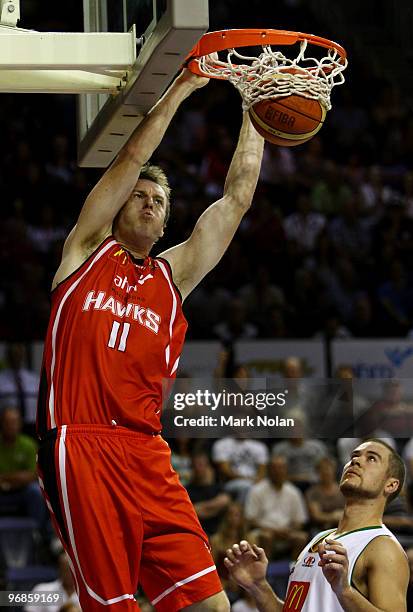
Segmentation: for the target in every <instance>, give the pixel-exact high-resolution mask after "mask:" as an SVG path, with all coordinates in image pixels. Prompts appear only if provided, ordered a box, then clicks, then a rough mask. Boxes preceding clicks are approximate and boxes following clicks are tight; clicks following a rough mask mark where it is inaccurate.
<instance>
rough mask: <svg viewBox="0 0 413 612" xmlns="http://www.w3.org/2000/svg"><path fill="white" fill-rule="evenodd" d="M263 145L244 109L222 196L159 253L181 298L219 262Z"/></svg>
mask: <svg viewBox="0 0 413 612" xmlns="http://www.w3.org/2000/svg"><path fill="white" fill-rule="evenodd" d="M263 149H264V139H263V138H262V136H260V135H259V134H258V132H256V130H255V129H254V127H253V126H252V123H251V121H250V119H249V115H248V113H247V112H245V113H244V116H243V121H242V127H241V131H240V135H239V139H238V144H237V148H236V150H235V153H234V155H233V158H232V161H231V165H230V168H229V170H228V174H227V178H226V181H225V187H224V194H223V197H222V198H221V199H220V200H218V201H217V202H215V203H214V204H212V205H211V206H210V207H209V208H207V210H206V211H205V212H204V213H203V214H202V215H201V216H200V218H199V219H198V221H197V223H196V225H195V228H194V230H193V232H192V234H191V236H190V237H189V238H188V240H186V241H185V242H183V243H181V244H179V245H177V246H175V247H172V248H171V249H168V251H165V252H164V253H162V257H165V259H167V260H168V261H169V263H170V265H171V267H172V271H173V275H174V280H175V283H176V284H177V285H178V287H179V289H180V291H181V294H182V297H183V298H185V297H186V296H187V295H188V294H189V293H190V292H191V291H192V289H194V287H196V285H197V284H198V283H199V282H200V281H201V280H202V278H203V277H204V276H205V275H206V274H207V273H208V272H209V271H210V270H212V268H214V267H215V266H216V264H217V263H218V262H219V260H220V259H221V257H222V256H223V254H224V253H225V251H226V249H227V248H228V245H229V243H230V242H231V240H232V238H233V236H234V234H235V232H236V230H237V228H238V226H239V224H240V222H241V219H242V217H243V216H244V214H245V213H246V212H247V210H248V208H249V207H250V206H251V202H252V198H253V195H254V191H255V187H256V185H257V181H258V176H259V172H260V168H261V161H262V154H263Z"/></svg>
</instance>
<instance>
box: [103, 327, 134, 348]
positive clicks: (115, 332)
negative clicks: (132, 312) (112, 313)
mask: <svg viewBox="0 0 413 612" xmlns="http://www.w3.org/2000/svg"><path fill="white" fill-rule="evenodd" d="M121 327H122V331H121V332H120V340H119V344H118V347H117V350H118V351H122V352H124V351H125V350H126V340H127V338H128V334H129V329H130V323H123V324H122V323H119V321H113V325H112V329H111V331H110V336H109V341H108V347H109V348H112V349H116V342H117V339H118V336H119V329H120V328H121Z"/></svg>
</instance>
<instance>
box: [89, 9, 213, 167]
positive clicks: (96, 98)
mask: <svg viewBox="0 0 413 612" xmlns="http://www.w3.org/2000/svg"><path fill="white" fill-rule="evenodd" d="M83 4H84V25H85V32H128V31H130V30H136V36H137V45H138V49H137V58H136V61H135V63H134V65H132V66H130V67H129V69H128V70H127V71H126V72H124V73H123V74H119V75H118V76H120V77H121V79H122V86H121V87H120V88H119V90H118V91H117V92H116V93H111V94H101V93H88V94H81V95H80V96H79V111H78V162H79V165H81V166H89V167H107V166H108V165H109V164H110V163H111V162H112V160H113V159H114V157H115V156H116V154H117V153H118V152H119V150H120V148H121V147H122V146H123V144H124V143H125V142H127V140H128V139H129V137H130V135H131V134H132V132H133V130H134V129H135V128H136V126H137V125H138V124H139V122H140V120H141V119H142V118H143V116H144V115H145V113H147V112H148V111H149V110H150V108H152V106H153V105H154V104H155V103H156V102H157V100H158V99H159V98H160V97H161V95H162V94H163V92H164V91H165V89H166V88H167V87H168V85H169V84H170V82H171V81H172V79H173V78H174V76H175V75H176V73H177V72H178V70H179V69H180V67H181V66H182V64H183V62H184V60H185V58H186V56H187V55H188V53H189V52H190V50H191V49H192V48H193V46H194V45H195V44H196V42H197V41H198V40H199V39H200V38H201V36H202V34H203V33H204V32H205V31H206V30H207V29H208V0H189V1H188V0H83Z"/></svg>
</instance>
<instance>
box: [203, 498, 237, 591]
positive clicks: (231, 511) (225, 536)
mask: <svg viewBox="0 0 413 612" xmlns="http://www.w3.org/2000/svg"><path fill="white" fill-rule="evenodd" d="M245 537H246V525H245V520H244V513H243V509H242V506H241V504H238V503H237V502H232V503H231V504H230V505H229V506H228V508H227V510H226V512H225V514H224V516H223V517H222V519H221V522H220V524H219V526H218V529H217V531H216V532H215V533H214V535H213V536H212V537H211V538H210V544H211V551H212V556H213V558H214V561H215V565H216V567H217V571H218V574H219V577H220V578H221V580H224V581H225V580H226V579H227V577H228V572H227V570H226V568H225V566H224V559H225V555H226V550H227V548H229V547H230V546H232V545H233V543H234V542H239V541H240V540H239V539H238V538H241V540H242V539H245Z"/></svg>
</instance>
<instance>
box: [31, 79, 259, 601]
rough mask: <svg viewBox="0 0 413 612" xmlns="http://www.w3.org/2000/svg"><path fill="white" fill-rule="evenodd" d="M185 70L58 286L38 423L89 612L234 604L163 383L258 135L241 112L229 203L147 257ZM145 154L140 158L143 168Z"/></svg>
mask: <svg viewBox="0 0 413 612" xmlns="http://www.w3.org/2000/svg"><path fill="white" fill-rule="evenodd" d="M207 81H208V79H205V78H202V77H198V76H195V75H193V74H192V73H190V72H189V71H187V70H184V71H183V72H182V73H181V75H180V76H179V77H177V79H176V80H175V81H174V83H173V84H172V85H171V87H170V88H169V89H168V91H167V92H166V94H165V95H164V96H163V98H162V99H161V100H160V101H159V102H158V103H157V104H156V105H155V107H154V108H153V109H152V110H151V112H150V113H149V114H148V116H147V117H146V118H145V119H144V120H143V121H142V123H141V124H140V125H139V126H138V127H137V129H136V130H135V132H134V134H133V135H132V137H131V138H130V140H129V142H128V143H127V144H126V145H125V147H124V148H123V150H122V151H121V152H120V153H119V155H118V157H117V159H116V160H115V161H114V163H113V164H112V165H111V167H110V168H109V169H108V170H107V171H106V173H105V174H104V175H103V177H102V178H101V179H100V181H99V182H98V184H97V185H96V187H95V188H94V189H93V191H92V192H91V193H90V195H89V196H88V198H87V200H86V202H85V204H84V206H83V209H82V211H81V213H80V216H79V219H78V222H77V225H76V226H75V228H74V229H73V230H72V231H71V233H70V234H69V236H68V238H67V240H66V242H65V245H64V249H63V256H62V262H61V264H60V267H59V269H58V271H57V273H56V276H55V278H54V282H53V292H52V311H51V319H50V324H49V328H48V333H47V338H46V344H45V352H44V359H43V373H42V382H41V389H40V399H39V408H38V420H37V428H38V434H39V436H40V438H41V440H42V443H41V447H40V451H39V461H38V465H39V474H40V479H41V485H42V487H43V490H44V494H45V497H46V500H47V503H48V507H49V509H50V510H51V513H52V518H53V520H54V524H55V527H56V529H57V530H58V532H59V535H60V538H61V540H62V542H63V545H64V547H65V550H66V551H67V553H68V555H69V558H70V562H71V567H72V571H73V573H74V576H75V580H76V584H77V590H78V592H79V598H80V602H81V605H82V609H83V610H84V611H85V612H92V611H94V610H113V611H114V612H117V611H120V610H122V611H124V610H137V609H138V606H137V604H136V603H135V601H134V599H133V594H134V593H135V592H136V590H137V586H138V582H139V583H140V584H141V585H142V587H143V589H144V591H145V593H146V595H147V597H148V598H149V599H150V600H151V601H152V603H153V605H154V606H155V607H156V609H157V610H161V611H165V612H174V611H176V610H187V609H188V610H191V611H192V610H197V611H198V610H199V611H204V610H216V611H218V610H219V611H227V610H229V603H228V600H227V597H226V595H225V593H224V592H223V591H222V587H221V584H220V581H219V579H218V576H217V573H216V570H215V566H214V562H213V560H212V557H211V554H210V549H209V545H208V540H207V537H206V535H205V533H204V532H203V530H202V529H201V526H200V524H199V521H198V519H197V517H196V514H195V511H194V509H193V507H192V505H191V503H190V501H189V497H188V495H187V494H186V491H185V489H184V488H183V487H182V486H181V484H180V483H179V480H178V477H177V475H176V474H175V472H174V471H173V470H172V468H171V466H170V451H169V447H168V445H167V444H166V442H164V441H163V439H162V438H161V436H160V435H159V433H160V429H161V423H160V409H161V403H162V379H164V378H171V377H173V376H175V373H176V369H177V366H178V361H179V355H180V353H181V349H182V344H183V341H184V336H185V331H186V327H187V325H186V321H185V318H184V316H183V313H182V306H181V300H182V299H185V297H186V296H187V295H188V294H189V293H190V291H191V290H192V289H193V288H194V287H195V286H196V285H197V284H198V283H199V282H200V281H201V279H202V278H203V277H204V276H205V275H206V274H207V273H208V272H209V271H210V270H211V269H212V268H213V267H214V266H215V265H216V264H217V263H218V261H219V260H220V259H221V257H222V255H223V254H224V252H225V250H226V249H227V247H228V245H229V243H230V241H231V239H232V237H233V235H234V233H235V231H236V229H237V227H238V225H239V223H240V221H241V219H242V217H243V215H244V214H245V212H246V211H247V209H248V207H249V206H250V204H251V201H252V197H253V194H254V190H255V187H256V183H257V180H258V174H259V170H260V165H261V159H262V152H263V139H262V137H261V136H259V134H258V133H257V132H256V131H255V130H254V128H253V127H252V125H251V123H250V121H249V118H248V114H247V113H246V114H245V115H244V119H243V123H242V127H241V131H240V136H239V140H238V144H237V147H236V150H235V153H234V156H233V158H232V162H231V165H230V168H229V171H228V175H227V178H226V182H225V187H224V193H223V197H222V199H220V200H219V201H217V202H215V203H214V204H213V205H211V206H210V207H209V208H208V209H207V210H206V211H205V212H204V213H203V214H202V215H201V217H200V219H199V220H198V222H197V223H196V225H195V228H194V230H193V232H192V235H191V236H190V238H189V239H188V240H186V241H185V242H183V243H182V244H179V245H178V246H176V247H174V248H171V249H169V250H168V251H166V252H165V253H163V254H162V256H160V257H157V258H152V257H150V255H149V253H150V251H151V248H152V246H153V245H154V243H155V242H156V241H157V240H158V239H159V238H160V237H161V236H162V235H163V233H164V230H165V224H166V221H167V218H168V215H169V206H170V204H169V191H170V190H169V187H168V182H167V179H166V177H165V175H164V174H163V172H162V171H161V170H160V169H159V168H157V167H154V166H148V165H147V161H148V160H149V158H150V156H151V155H152V153H153V152H154V150H155V149H156V147H157V146H158V145H159V143H160V142H161V140H162V137H163V135H164V133H165V131H166V128H167V126H168V125H169V122H170V121H171V119H172V117H173V116H174V114H175V112H176V110H177V108H178V106H179V105H180V103H181V102H182V101H183V100H184V99H185V98H186V97H188V96H189V95H190V94H191V92H193V91H194V90H195V89H197V88H199V87H202V86H203V85H205V84H206V83H207ZM145 164H146V165H145Z"/></svg>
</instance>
